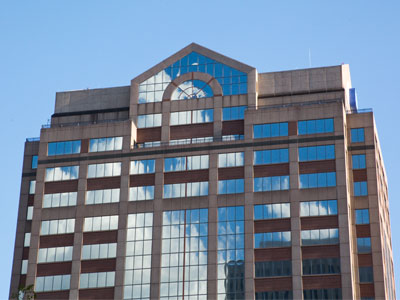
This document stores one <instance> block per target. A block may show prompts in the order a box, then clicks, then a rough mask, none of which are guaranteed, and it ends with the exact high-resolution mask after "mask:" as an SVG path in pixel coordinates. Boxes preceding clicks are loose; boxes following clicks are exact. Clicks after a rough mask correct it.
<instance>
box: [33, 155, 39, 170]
mask: <svg viewBox="0 0 400 300" xmlns="http://www.w3.org/2000/svg"><path fill="white" fill-rule="evenodd" d="M37 166H38V156H37V155H34V156H32V166H31V168H32V169H37Z"/></svg>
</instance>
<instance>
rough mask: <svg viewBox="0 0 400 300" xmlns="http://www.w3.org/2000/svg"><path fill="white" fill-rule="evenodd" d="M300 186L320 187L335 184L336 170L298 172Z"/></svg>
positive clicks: (302, 187)
mask: <svg viewBox="0 0 400 300" xmlns="http://www.w3.org/2000/svg"><path fill="white" fill-rule="evenodd" d="M299 179H300V188H301V189H311V188H322V187H330V186H336V172H328V173H311V174H300V176H299Z"/></svg>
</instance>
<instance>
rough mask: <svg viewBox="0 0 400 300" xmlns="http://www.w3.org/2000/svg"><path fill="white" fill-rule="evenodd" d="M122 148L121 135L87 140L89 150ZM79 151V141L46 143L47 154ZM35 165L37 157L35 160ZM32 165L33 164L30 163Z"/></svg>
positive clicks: (65, 153) (76, 152)
mask: <svg viewBox="0 0 400 300" xmlns="http://www.w3.org/2000/svg"><path fill="white" fill-rule="evenodd" d="M116 150H122V137H107V138H97V139H90V140H89V152H103V151H116ZM79 153H81V141H80V140H75V141H62V142H50V143H48V145H47V155H48V156H57V155H68V154H79ZM35 165H37V159H36V162H35ZM32 166H33V164H32Z"/></svg>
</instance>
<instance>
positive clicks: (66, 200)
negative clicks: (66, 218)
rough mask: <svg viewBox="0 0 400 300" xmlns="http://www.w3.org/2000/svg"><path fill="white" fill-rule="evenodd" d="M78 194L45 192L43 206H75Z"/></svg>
mask: <svg viewBox="0 0 400 300" xmlns="http://www.w3.org/2000/svg"><path fill="white" fill-rule="evenodd" d="M77 196H78V193H77V192H69V193H55V194H44V195H43V208H49V207H65V206H75V205H76V200H77Z"/></svg>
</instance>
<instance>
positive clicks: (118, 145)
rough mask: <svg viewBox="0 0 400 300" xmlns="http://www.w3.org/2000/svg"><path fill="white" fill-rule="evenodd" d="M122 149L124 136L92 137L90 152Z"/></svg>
mask: <svg viewBox="0 0 400 300" xmlns="http://www.w3.org/2000/svg"><path fill="white" fill-rule="evenodd" d="M116 150H122V136H118V137H108V138H98V139H90V142H89V152H103V151H116Z"/></svg>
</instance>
